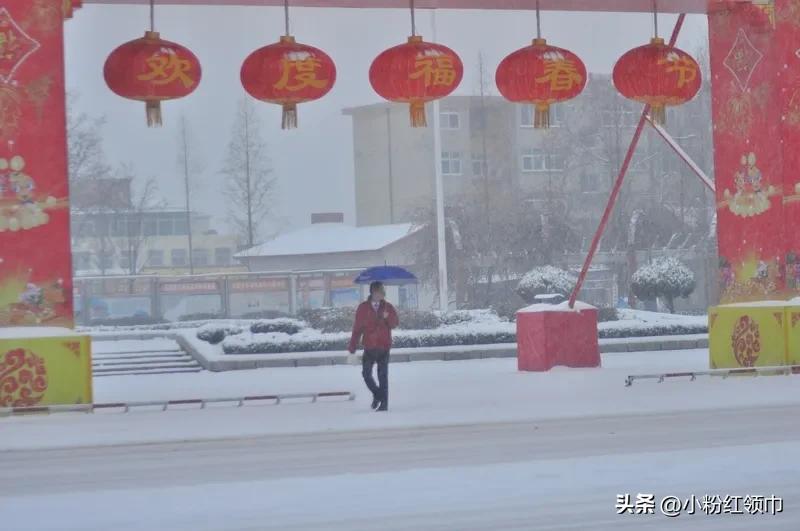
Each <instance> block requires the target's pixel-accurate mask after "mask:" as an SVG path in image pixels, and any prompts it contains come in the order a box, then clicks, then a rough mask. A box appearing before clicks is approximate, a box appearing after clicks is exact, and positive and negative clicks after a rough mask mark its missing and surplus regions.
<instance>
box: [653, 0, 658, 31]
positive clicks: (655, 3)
mask: <svg viewBox="0 0 800 531" xmlns="http://www.w3.org/2000/svg"><path fill="white" fill-rule="evenodd" d="M653 26H654V28H655V32H656V35H655V37H656V38H658V0H653Z"/></svg>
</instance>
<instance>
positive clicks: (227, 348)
mask: <svg viewBox="0 0 800 531" xmlns="http://www.w3.org/2000/svg"><path fill="white" fill-rule="evenodd" d="M707 331H708V329H707V327H705V326H685V325H670V326H664V325H653V326H646V327H638V326H637V327H632V328H611V329H604V330H602V329H601V330H600V332H599V337H600V338H627V337H647V336H670V335H685V334H703V333H706V332H707ZM516 340H517V338H516V334H515V333H513V332H510V331H503V330H498V331H495V332H487V331H477V332H469V331H458V332H454V331H447V330H437V331H435V332H430V333H411V334H404V333H403V332H402V331H400V332H398V333H397V334H395V337H394V348H420V347H429V348H430V347H449V346H458V345H462V346H463V345H489V344H497V343H516ZM347 343H348V337H347V336H346V335H343V334H320V335H319V337H314V338H308V337H297V338H296V337H292V336H288V335H283V334H269V335H262V337H258V336H252V337H250V338H247V339H245V338H231V340H230V341H226V342H224V343H223V345H222V347H223V351H224V352H225V353H226V354H278V353H292V352H320V351H342V350H345V349H346V348H347Z"/></svg>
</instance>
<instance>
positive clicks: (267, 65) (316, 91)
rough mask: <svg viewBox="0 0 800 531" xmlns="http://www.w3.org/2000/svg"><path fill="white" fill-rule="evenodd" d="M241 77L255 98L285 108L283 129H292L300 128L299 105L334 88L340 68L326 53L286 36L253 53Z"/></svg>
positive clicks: (246, 88) (245, 86)
mask: <svg viewBox="0 0 800 531" xmlns="http://www.w3.org/2000/svg"><path fill="white" fill-rule="evenodd" d="M240 77H241V80H242V85H243V86H244V89H245V90H246V91H247V93H248V94H250V95H251V96H253V97H254V98H255V99H257V100H261V101H266V102H269V103H277V104H278V105H282V106H283V120H282V124H281V127H282V128H283V129H292V128H295V127H297V104H298V103H304V102H307V101H313V100H317V99H319V98H321V97H323V96H324V95H325V94H327V93H328V92H329V91H330V90H331V89H332V88H333V84H334V83H335V82H336V65H335V64H334V63H333V60H332V59H331V58H330V57H329V56H328V54H326V53H325V52H323V51H322V50H320V49H318V48H314V47H313V46H308V45H306V44H300V43H298V42H295V40H294V37H292V36H291V35H284V36H282V37H281V39H280V41H279V42H277V43H275V44H270V45H269V46H264V47H263V48H259V49H258V50H256V51H254V52H253V53H251V54H250V55H249V56H248V57H247V59H245V60H244V63H243V64H242V70H241V75H240Z"/></svg>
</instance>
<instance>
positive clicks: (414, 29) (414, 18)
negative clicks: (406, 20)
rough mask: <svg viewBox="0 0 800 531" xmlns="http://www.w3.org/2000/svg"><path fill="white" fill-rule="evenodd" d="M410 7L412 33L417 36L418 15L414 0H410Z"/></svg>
mask: <svg viewBox="0 0 800 531" xmlns="http://www.w3.org/2000/svg"><path fill="white" fill-rule="evenodd" d="M408 3H409V8H410V9H411V35H413V36H414V37H416V36H417V16H416V14H415V13H414V0H409V2H408Z"/></svg>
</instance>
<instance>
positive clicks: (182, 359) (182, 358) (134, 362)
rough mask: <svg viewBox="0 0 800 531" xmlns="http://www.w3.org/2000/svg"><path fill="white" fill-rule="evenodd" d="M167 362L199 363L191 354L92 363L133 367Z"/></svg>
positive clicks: (95, 363)
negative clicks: (156, 358)
mask: <svg viewBox="0 0 800 531" xmlns="http://www.w3.org/2000/svg"><path fill="white" fill-rule="evenodd" d="M165 363H170V364H176V365H197V366H199V363H197V361H196V360H194V359H193V358H192V357H191V356H178V357H175V358H167V359H163V358H162V359H158V360H152V359H150V360H101V361H95V362H94V363H92V366H93V367H96V368H97V367H114V366H119V367H128V366H130V367H133V366H142V365H163V364H165Z"/></svg>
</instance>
